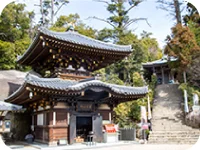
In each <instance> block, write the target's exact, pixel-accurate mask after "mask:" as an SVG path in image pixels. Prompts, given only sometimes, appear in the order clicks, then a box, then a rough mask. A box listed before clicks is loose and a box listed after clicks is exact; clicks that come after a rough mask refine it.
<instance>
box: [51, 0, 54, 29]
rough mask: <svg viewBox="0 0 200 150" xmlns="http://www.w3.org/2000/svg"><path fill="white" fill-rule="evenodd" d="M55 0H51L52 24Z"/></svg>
mask: <svg viewBox="0 0 200 150" xmlns="http://www.w3.org/2000/svg"><path fill="white" fill-rule="evenodd" d="M53 1H54V0H51V25H53V22H54V3H53Z"/></svg>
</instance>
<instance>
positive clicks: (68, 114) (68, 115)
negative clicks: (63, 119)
mask: <svg viewBox="0 0 200 150" xmlns="http://www.w3.org/2000/svg"><path fill="white" fill-rule="evenodd" d="M67 124H68V125H69V124H70V113H67Z"/></svg>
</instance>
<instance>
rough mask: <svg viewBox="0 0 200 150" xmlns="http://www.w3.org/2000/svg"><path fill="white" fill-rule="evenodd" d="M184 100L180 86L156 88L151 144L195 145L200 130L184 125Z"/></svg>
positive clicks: (165, 85)
mask: <svg viewBox="0 0 200 150" xmlns="http://www.w3.org/2000/svg"><path fill="white" fill-rule="evenodd" d="M183 108H184V100H183V96H182V93H181V91H180V90H178V84H164V85H158V86H157V87H156V95H155V99H154V104H153V112H152V114H153V118H152V130H153V131H152V132H151V134H150V135H149V141H148V143H151V144H194V143H196V141H197V140H198V138H199V136H200V130H199V129H194V128H192V127H189V126H186V125H185V124H184V112H183Z"/></svg>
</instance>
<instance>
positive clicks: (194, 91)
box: [179, 83, 200, 107]
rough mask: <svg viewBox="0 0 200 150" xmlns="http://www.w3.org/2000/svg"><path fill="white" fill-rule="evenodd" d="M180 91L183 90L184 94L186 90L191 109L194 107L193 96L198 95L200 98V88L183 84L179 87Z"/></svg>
mask: <svg viewBox="0 0 200 150" xmlns="http://www.w3.org/2000/svg"><path fill="white" fill-rule="evenodd" d="M179 89H180V90H182V91H183V92H184V90H186V91H187V94H188V104H189V107H192V106H193V94H197V95H198V96H199V97H200V91H199V88H197V87H193V86H192V85H189V84H186V83H182V84H180V85H179Z"/></svg>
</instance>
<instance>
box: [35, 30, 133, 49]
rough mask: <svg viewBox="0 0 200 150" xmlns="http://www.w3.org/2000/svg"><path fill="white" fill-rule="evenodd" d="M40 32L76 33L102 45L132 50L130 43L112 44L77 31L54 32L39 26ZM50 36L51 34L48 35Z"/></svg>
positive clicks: (54, 32)
mask: <svg viewBox="0 0 200 150" xmlns="http://www.w3.org/2000/svg"><path fill="white" fill-rule="evenodd" d="M38 30H39V31H40V32H41V33H44V34H48V33H47V32H49V33H52V34H62V35H65V34H66V35H67V34H72V35H76V36H79V37H83V38H85V39H87V40H92V41H93V42H94V41H95V42H97V43H101V44H103V45H110V46H113V47H116V48H117V47H120V48H129V49H130V50H129V51H132V50H131V49H132V45H119V44H112V43H106V42H103V41H100V40H97V39H94V38H91V37H88V36H86V35H82V34H80V33H78V32H74V31H67V32H56V31H52V30H48V29H47V28H45V27H40V28H39V29H38ZM50 36H52V35H50Z"/></svg>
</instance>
